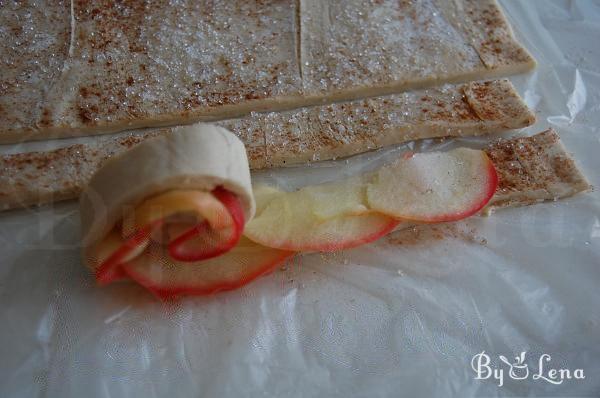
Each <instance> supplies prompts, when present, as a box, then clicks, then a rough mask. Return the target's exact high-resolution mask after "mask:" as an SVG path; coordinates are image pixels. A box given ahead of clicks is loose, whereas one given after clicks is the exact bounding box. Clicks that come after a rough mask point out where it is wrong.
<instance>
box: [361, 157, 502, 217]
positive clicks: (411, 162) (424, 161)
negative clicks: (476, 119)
mask: <svg viewBox="0 0 600 398" xmlns="http://www.w3.org/2000/svg"><path fill="white" fill-rule="evenodd" d="M497 186H498V176H497V174H496V169H495V168H494V165H493V163H492V162H491V160H490V159H489V158H488V157H487V155H486V154H485V152H483V151H478V150H474V149H468V148H458V149H454V150H452V151H449V152H430V153H420V154H414V155H412V156H410V157H407V158H401V159H398V160H397V161H396V162H394V163H393V164H391V165H389V166H384V167H382V168H381V169H379V171H378V172H377V173H376V175H375V177H374V179H373V181H372V182H371V183H370V184H368V187H367V201H368V204H369V207H370V208H371V209H372V210H374V211H377V212H381V213H383V214H386V215H388V216H391V217H395V218H399V219H404V220H411V221H418V222H432V223H433V222H445V221H455V220H459V219H462V218H465V217H468V216H470V215H473V214H475V213H477V212H478V211H479V210H481V209H482V208H483V207H484V206H485V205H486V204H487V203H488V202H489V200H490V199H491V198H492V196H493V195H494V192H495V191H496V187H497Z"/></svg>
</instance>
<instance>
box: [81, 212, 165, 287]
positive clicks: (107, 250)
mask: <svg viewBox="0 0 600 398" xmlns="http://www.w3.org/2000/svg"><path fill="white" fill-rule="evenodd" d="M161 223H162V221H155V222H154V223H151V224H149V225H147V226H146V227H144V228H141V229H140V230H138V231H137V232H135V233H134V234H133V235H132V236H130V237H129V238H127V239H125V240H123V238H121V234H119V233H118V232H117V231H116V230H113V231H112V232H111V233H110V234H109V235H108V236H107V237H106V238H105V239H104V240H103V241H102V242H100V243H99V245H98V246H97V247H96V250H95V255H94V256H95V258H94V259H92V260H93V263H97V264H99V266H98V268H96V271H95V273H96V281H97V282H98V283H99V284H101V285H105V284H108V283H111V282H114V281H116V280H119V279H122V278H123V277H124V274H123V272H122V269H121V266H122V265H123V263H125V262H127V261H130V260H132V259H133V258H135V257H137V256H139V255H140V254H142V252H143V251H144V250H145V249H146V247H147V246H148V243H149V242H150V234H151V233H152V230H154V229H155V228H159V227H160V224H161Z"/></svg>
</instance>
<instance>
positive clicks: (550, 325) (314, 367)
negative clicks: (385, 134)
mask: <svg viewBox="0 0 600 398" xmlns="http://www.w3.org/2000/svg"><path fill="white" fill-rule="evenodd" d="M502 6H503V8H504V10H505V11H506V13H507V14H508V16H509V18H510V20H511V22H512V23H513V26H514V28H515V31H516V34H517V35H518V37H519V39H520V40H521V41H522V42H523V43H524V44H525V45H526V47H527V48H528V49H529V50H530V51H531V52H532V53H533V55H534V56H535V58H536V59H537V61H538V64H539V65H538V67H537V69H536V70H535V71H534V72H532V73H530V74H528V75H522V76H517V77H513V78H511V80H512V81H513V82H514V83H515V85H516V87H517V88H518V90H519V92H520V93H521V94H522V95H523V97H524V98H525V100H526V101H527V103H528V104H529V105H530V106H531V107H532V108H533V109H535V110H536V112H537V115H538V123H537V124H536V125H535V126H533V127H531V128H528V129H526V130H524V131H520V132H517V133H516V134H533V133H537V132H539V131H542V130H544V129H546V128H547V127H554V128H555V129H556V130H557V131H558V132H559V134H560V135H561V137H562V140H563V142H564V144H565V145H566V147H567V148H568V150H569V151H570V152H572V153H573V154H574V157H575V158H576V160H577V162H578V165H579V166H580V167H581V168H582V170H583V171H584V173H585V174H586V176H587V177H588V178H589V180H590V181H591V183H592V184H594V185H598V183H599V181H600V178H599V171H600V156H598V153H600V45H599V44H598V43H599V42H600V4H599V3H598V2H592V1H586V0H580V1H576V0H573V1H542V0H538V1H525V0H507V1H502ZM488 139H490V138H489V137H487V138H478V139H464V140H459V144H461V145H464V144H465V143H466V144H469V145H471V144H472V145H475V146H476V145H483V143H484V142H485V140H488ZM38 145H39V144H38ZM453 145H454V146H455V145H456V143H451V142H446V143H442V144H440V143H437V144H434V143H432V142H426V143H420V144H419V145H416V146H415V145H404V146H400V147H396V148H388V149H386V150H381V151H378V152H374V153H369V154H363V155H359V156H356V157H354V158H351V159H348V160H347V161H346V160H339V161H332V162H324V163H319V164H314V165H312V166H306V167H299V168H293V169H286V170H276V171H265V172H261V173H258V174H257V175H256V176H255V177H256V178H257V180H262V181H267V182H271V183H276V184H278V185H279V186H281V187H283V188H293V187H297V186H301V185H304V184H307V183H314V182H320V181H325V180H330V179H334V178H339V177H341V176H343V175H351V174H354V173H357V172H360V171H364V170H366V169H369V168H373V167H377V166H378V165H381V164H382V163H383V162H385V161H386V160H389V159H392V158H394V157H395V156H398V154H399V153H401V152H402V151H403V150H407V149H412V150H415V149H416V150H420V149H430V148H436V147H441V148H445V147H450V146H453ZM13 149H14V148H13ZM599 217H600V196H599V193H598V191H596V192H592V193H589V194H583V195H579V196H577V197H574V198H571V199H567V200H562V201H559V202H555V203H547V204H540V205H536V206H531V207H526V208H519V209H508V210H502V211H499V212H497V213H496V214H495V215H493V216H491V217H488V218H480V217H475V218H472V219H469V220H467V221H463V222H460V223H456V224H453V225H448V226H443V227H439V226H438V227H435V228H421V229H418V230H414V231H413V230H411V231H407V232H400V233H395V234H394V235H392V236H390V237H386V238H383V239H381V240H380V241H378V242H376V243H374V244H370V245H368V246H365V247H362V248H358V249H354V250H349V251H345V252H342V253H337V254H327V255H322V254H311V255H303V256H300V257H297V258H296V259H295V260H294V261H292V262H290V263H288V264H287V266H286V267H285V269H282V270H277V271H275V272H274V273H273V274H271V275H269V276H267V277H264V278H262V279H260V280H258V281H256V282H254V283H252V284H251V285H249V286H247V287H246V288H244V289H241V290H238V291H234V292H228V293H223V294H219V295H216V296H213V297H208V298H186V299H183V300H181V301H178V302H175V303H161V302H159V301H157V300H156V299H154V298H153V297H152V296H151V295H149V294H148V293H146V292H145V291H144V290H142V289H141V288H138V287H135V286H132V285H126V284H120V285H114V286H110V287H107V288H103V289H100V288H96V287H95V286H94V281H93V279H92V277H91V275H90V274H89V273H88V271H87V270H86V269H85V268H84V267H82V266H81V264H80V259H79V247H78V238H79V215H78V212H77V205H76V203H73V202H72V203H64V204H57V205H54V206H48V207H44V208H41V209H35V210H25V211H14V212H9V213H2V214H0V247H1V248H2V260H1V262H0V297H1V300H2V306H1V307H0V324H1V325H2V327H1V328H0V396H2V397H37V396H48V397H163V396H180V397H183V396H214V397H246V396H247V397H256V396H261V397H265V396H266V397H282V396H339V397H384V396H411V397H420V396H436V397H449V396H460V397H470V396H478V397H481V396H486V397H490V396H530V395H537V396H590V397H591V396H598V395H600V378H599V377H598V374H600V289H599V288H598V286H600V219H599ZM522 352H525V354H524V357H521V358H515V357H518V356H520V355H521V353H522ZM481 353H484V354H485V355H488V356H489V358H490V362H489V365H487V366H489V369H490V370H493V369H498V372H497V373H498V374H497V376H498V377H497V378H494V376H490V377H489V378H485V376H486V371H485V370H486V368H485V366H483V365H484V364H485V357H484V356H483V355H480V356H479V357H475V359H473V358H474V356H475V355H477V354H481ZM543 354H547V355H549V356H551V360H548V361H546V360H545V359H547V357H542V355H543ZM499 356H503V357H504V358H505V359H506V360H507V361H508V362H510V363H511V364H515V365H516V366H515V367H514V368H513V369H512V370H513V374H512V375H511V374H510V372H509V370H510V368H509V366H508V365H507V364H505V363H504V362H503V361H502V360H501V359H500V357H499ZM540 358H541V359H542V365H543V369H542V372H543V374H542V376H545V377H547V378H548V372H549V371H550V369H551V368H555V369H561V368H563V369H569V370H570V372H571V376H573V374H574V372H575V370H576V369H582V372H583V374H584V375H585V379H583V380H582V379H573V378H572V379H570V380H569V379H565V380H564V381H562V383H560V384H559V383H558V381H557V380H554V381H555V382H554V383H552V382H550V381H547V380H546V379H544V378H543V377H538V378H535V374H537V373H539V371H540V368H539V364H540V362H539V361H540ZM477 359H479V364H480V365H482V366H483V367H480V370H482V373H481V374H480V376H481V379H480V380H478V379H476V376H477V374H476V373H475V371H474V370H473V367H472V365H473V366H476V365H477V363H478V361H477ZM519 360H521V362H519ZM516 362H519V363H516ZM525 368H527V369H525ZM499 370H503V380H502V386H499V384H500V380H498V379H499ZM526 370H527V371H528V372H529V374H528V376H527V377H526V378H523V379H521V380H517V378H519V377H523V376H524V375H525V371H526ZM564 373H565V372H563V374H564ZM513 376H514V377H513Z"/></svg>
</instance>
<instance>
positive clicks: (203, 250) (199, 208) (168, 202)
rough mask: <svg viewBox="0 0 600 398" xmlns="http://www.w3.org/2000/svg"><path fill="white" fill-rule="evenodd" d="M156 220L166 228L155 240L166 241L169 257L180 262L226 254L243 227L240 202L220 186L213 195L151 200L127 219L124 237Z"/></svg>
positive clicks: (179, 193) (173, 194)
mask: <svg viewBox="0 0 600 398" xmlns="http://www.w3.org/2000/svg"><path fill="white" fill-rule="evenodd" d="M157 220H162V221H163V226H162V228H161V229H160V231H157V232H155V233H153V235H152V237H153V239H155V240H158V241H160V242H163V241H164V240H166V241H167V242H168V245H169V254H170V255H171V256H172V257H173V258H175V259H176V260H181V261H200V260H205V259H208V258H211V257H215V256H218V255H220V254H223V253H225V252H226V251H227V250H229V249H231V248H232V247H233V246H234V245H235V244H236V243H237V241H238V240H239V238H240V236H241V233H242V230H243V228H244V214H243V210H242V206H241V203H240V201H239V199H238V198H237V197H236V196H235V195H234V194H233V193H231V192H229V191H227V190H225V189H223V188H221V187H218V188H216V189H214V190H213V191H212V192H203V191H197V190H173V191H169V192H166V193H163V194H160V195H157V196H155V197H152V198H149V199H147V200H145V201H144V202H143V203H142V204H140V205H139V206H137V207H136V208H135V210H134V211H133V212H131V213H129V214H128V215H127V216H126V217H125V218H124V221H123V234H124V235H127V234H131V233H133V232H135V231H138V230H141V229H143V228H145V226H146V225H148V224H150V223H153V222H156V221H157ZM174 232H176V233H174ZM167 242H165V243H167Z"/></svg>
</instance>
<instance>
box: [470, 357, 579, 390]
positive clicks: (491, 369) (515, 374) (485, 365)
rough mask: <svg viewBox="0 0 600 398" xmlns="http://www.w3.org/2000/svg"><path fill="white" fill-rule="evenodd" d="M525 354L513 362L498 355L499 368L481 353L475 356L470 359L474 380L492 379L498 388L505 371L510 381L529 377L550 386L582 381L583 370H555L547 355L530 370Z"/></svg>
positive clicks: (501, 384) (502, 380)
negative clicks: (573, 380)
mask: <svg viewBox="0 0 600 398" xmlns="http://www.w3.org/2000/svg"><path fill="white" fill-rule="evenodd" d="M526 355H527V352H526V351H523V352H521V354H519V355H517V356H516V357H515V360H514V361H512V362H511V361H509V360H508V359H507V358H506V357H505V356H504V355H499V356H498V359H499V360H500V362H501V363H500V364H499V365H500V366H498V367H496V366H493V365H492V364H491V362H492V359H491V357H490V356H489V355H488V354H486V353H485V351H481V352H480V353H479V354H475V355H474V356H473V359H471V368H472V369H473V371H474V372H475V380H487V379H490V378H491V379H494V380H496V381H497V382H498V387H502V386H503V385H504V377H505V371H506V370H508V377H510V378H511V379H512V380H526V379H529V378H530V377H531V379H532V380H541V381H544V382H547V383H550V384H556V385H558V384H562V383H563V382H564V381H565V380H572V379H575V380H583V379H585V374H584V373H583V369H574V370H571V369H563V368H558V369H557V368H555V367H553V366H552V364H551V363H550V362H551V361H552V357H551V356H550V355H548V354H542V355H540V357H539V358H538V360H537V365H538V366H537V369H534V368H533V367H532V368H531V369H530V368H529V365H528V364H527V363H525V360H526V358H525V357H526Z"/></svg>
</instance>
